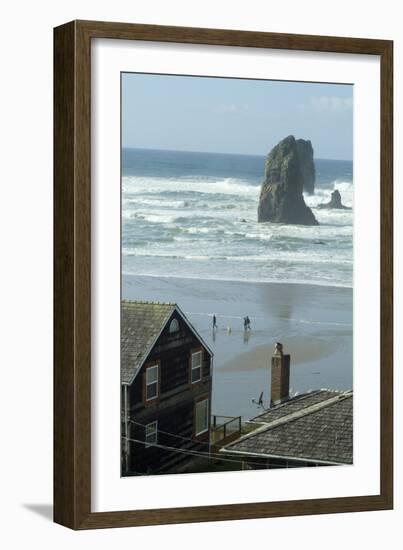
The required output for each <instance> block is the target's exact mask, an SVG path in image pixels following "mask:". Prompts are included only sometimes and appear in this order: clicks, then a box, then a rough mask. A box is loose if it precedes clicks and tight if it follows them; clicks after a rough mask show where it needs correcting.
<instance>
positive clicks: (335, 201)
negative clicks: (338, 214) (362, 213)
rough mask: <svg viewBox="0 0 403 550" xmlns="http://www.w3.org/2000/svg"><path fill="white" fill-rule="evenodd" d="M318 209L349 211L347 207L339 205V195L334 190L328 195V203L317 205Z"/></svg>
mask: <svg viewBox="0 0 403 550" xmlns="http://www.w3.org/2000/svg"><path fill="white" fill-rule="evenodd" d="M318 208H334V209H336V210H351V208H350V207H349V206H344V204H342V203H341V195H340V191H339V190H338V189H335V190H334V191H333V192H332V194H331V195H330V201H329V202H324V203H322V204H319V205H318Z"/></svg>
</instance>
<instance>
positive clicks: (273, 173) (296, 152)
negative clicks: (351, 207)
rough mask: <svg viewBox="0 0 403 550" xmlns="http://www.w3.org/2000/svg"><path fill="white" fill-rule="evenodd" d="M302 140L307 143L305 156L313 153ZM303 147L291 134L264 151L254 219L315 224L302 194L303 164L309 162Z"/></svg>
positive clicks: (316, 223) (315, 221)
mask: <svg viewBox="0 0 403 550" xmlns="http://www.w3.org/2000/svg"><path fill="white" fill-rule="evenodd" d="M298 141H303V140H298ZM306 143H309V145H310V150H309V148H308V155H307V157H309V156H310V155H312V156H313V152H312V153H311V151H312V145H311V144H310V142H304V144H306ZM305 147H306V146H305V145H302V146H301V145H298V142H297V140H296V139H295V137H294V136H288V137H286V138H285V139H283V140H282V141H280V143H278V144H277V145H276V146H275V147H273V149H272V150H271V151H270V153H269V154H268V156H267V159H266V166H265V177H264V181H263V184H262V188H261V191H260V199H259V206H258V222H275V223H288V224H300V225H318V222H317V220H316V218H315V216H314V215H313V213H312V210H311V209H310V208H309V207H308V206H307V205H306V204H305V201H304V196H303V194H302V192H303V186H304V171H303V166H308V165H309V163H308V162H306V163H305V160H306V159H305V154H304V150H305ZM301 159H302V161H301Z"/></svg>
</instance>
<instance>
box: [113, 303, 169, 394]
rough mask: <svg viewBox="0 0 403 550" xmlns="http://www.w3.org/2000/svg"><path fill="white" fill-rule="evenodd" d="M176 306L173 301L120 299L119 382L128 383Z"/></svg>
mask: <svg viewBox="0 0 403 550" xmlns="http://www.w3.org/2000/svg"><path fill="white" fill-rule="evenodd" d="M175 308H176V304H174V303H164V302H132V301H127V300H124V301H122V304H121V336H120V346H121V383H122V384H131V382H132V381H133V379H134V377H135V376H136V373H137V371H138V370H139V369H140V367H141V366H142V364H143V362H144V361H145V359H146V358H147V356H148V354H149V353H150V351H151V348H152V347H153V345H154V343H155V341H156V339H157V338H158V336H159V335H160V333H161V331H162V330H163V328H164V326H165V325H166V323H167V321H168V319H169V318H170V316H171V315H172V313H173V311H174V310H175Z"/></svg>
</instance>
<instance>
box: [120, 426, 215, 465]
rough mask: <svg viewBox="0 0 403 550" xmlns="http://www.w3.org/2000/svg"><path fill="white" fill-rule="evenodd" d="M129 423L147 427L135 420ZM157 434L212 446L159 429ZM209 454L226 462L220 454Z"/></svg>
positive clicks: (208, 443)
mask: <svg viewBox="0 0 403 550" xmlns="http://www.w3.org/2000/svg"><path fill="white" fill-rule="evenodd" d="M129 422H131V423H133V424H137V425H139V426H142V427H143V428H145V427H146V424H141V423H140V422H136V421H135V420H129ZM157 433H161V434H165V435H168V436H170V437H176V438H179V439H182V440H184V441H191V442H192V443H197V444H198V445H211V443H210V442H204V441H199V440H197V439H191V438H189V437H183V436H181V435H178V434H173V433H171V432H165V431H163V430H160V429H159V428H157ZM197 452H203V451H197ZM208 454H209V456H210V457H212V458H214V457H216V458H219V459H220V460H224V459H223V458H222V455H221V454H219V453H211V452H209V453H208Z"/></svg>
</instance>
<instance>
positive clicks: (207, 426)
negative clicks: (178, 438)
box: [194, 397, 210, 437]
mask: <svg viewBox="0 0 403 550" xmlns="http://www.w3.org/2000/svg"><path fill="white" fill-rule="evenodd" d="M203 403H206V411H205V412H206V428H205V429H203V430H201V431H199V432H198V431H197V408H198V407H200V406H201V405H202V404H203ZM209 411H210V398H209V397H203V398H202V399H199V400H198V401H196V402H195V408H194V434H195V436H196V437H199V436H201V435H203V434H205V433H207V432H208V431H209V426H210V423H209Z"/></svg>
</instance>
